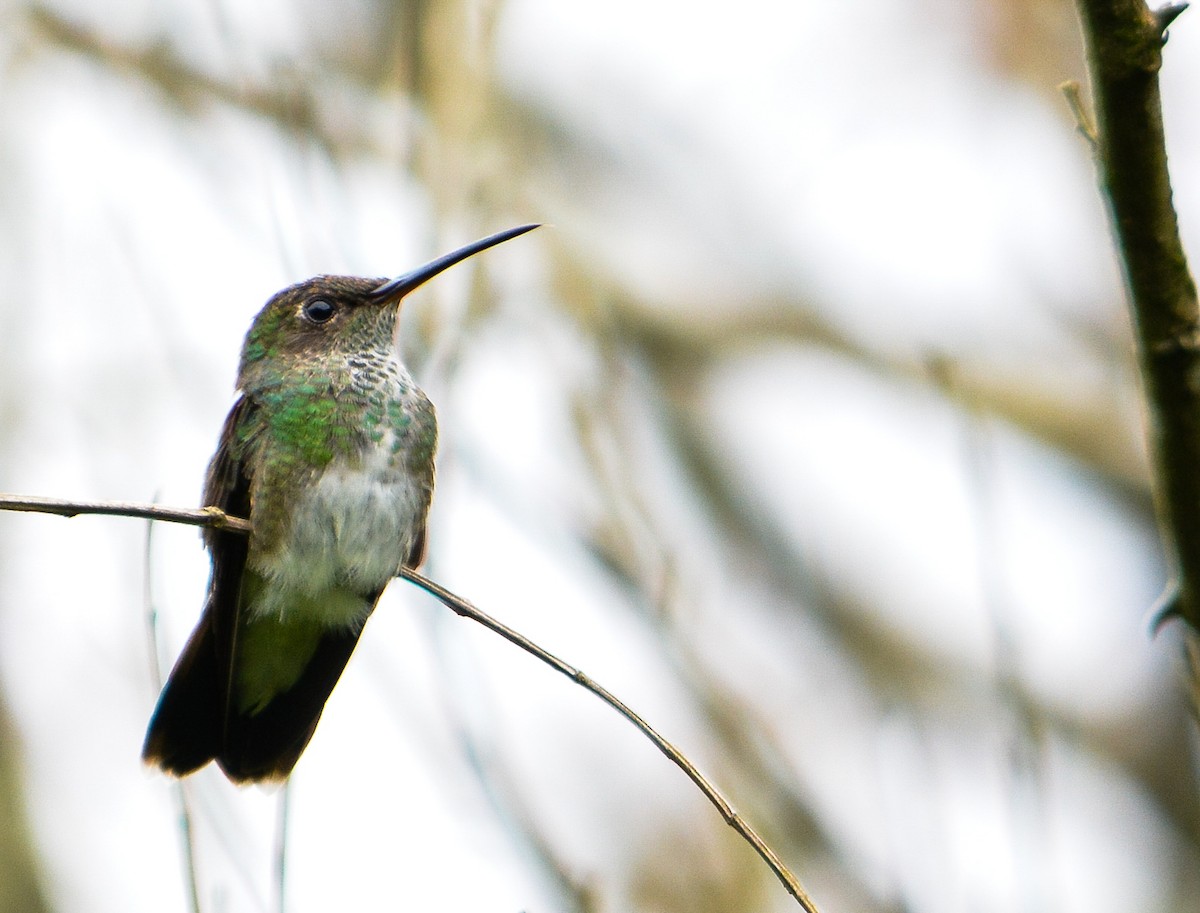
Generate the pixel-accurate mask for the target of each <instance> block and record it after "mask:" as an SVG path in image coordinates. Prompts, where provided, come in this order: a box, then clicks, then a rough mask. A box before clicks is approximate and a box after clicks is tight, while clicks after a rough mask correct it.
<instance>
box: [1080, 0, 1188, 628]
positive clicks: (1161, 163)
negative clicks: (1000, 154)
mask: <svg viewBox="0 0 1200 913" xmlns="http://www.w3.org/2000/svg"><path fill="white" fill-rule="evenodd" d="M1078 2H1079V9H1080V13H1081V16H1082V19H1083V26H1084V33H1085V38H1086V41H1087V46H1088V57H1089V62H1090V67H1091V77H1092V87H1093V95H1094V97H1095V104H1096V115H1097V117H1096V119H1097V127H1098V137H1097V139H1098V147H1097V157H1098V162H1099V168H1100V179H1101V183H1102V185H1103V187H1104V190H1105V192H1106V194H1107V196H1108V202H1109V207H1110V214H1111V216H1112V221H1113V227H1114V230H1115V233H1116V238H1117V243H1118V246H1119V252H1120V256H1121V262H1122V266H1123V268H1124V272H1125V280H1126V283H1127V284H1128V288H1129V296H1130V304H1131V306H1132V308H1133V314H1134V323H1135V326H1136V329H1137V334H1138V349H1139V356H1140V360H1141V365H1142V372H1143V376H1144V378H1145V386H1146V394H1147V396H1148V398H1149V413H1150V426H1151V430H1150V433H1151V436H1152V440H1151V452H1152V455H1153V459H1154V464H1155V477H1156V479H1155V484H1156V497H1157V501H1158V508H1159V517H1160V519H1161V522H1162V525H1163V528H1164V535H1165V538H1166V539H1167V542H1168V549H1169V550H1170V551H1173V553H1174V557H1175V564H1176V571H1177V574H1178V582H1179V604H1178V607H1177V608H1178V611H1179V613H1180V614H1181V615H1182V616H1183V617H1184V618H1185V619H1186V620H1187V622H1188V624H1189V625H1190V626H1191V627H1192V629H1193V630H1195V631H1198V632H1200V602H1198V596H1200V396H1198V392H1200V326H1198V324H1200V310H1198V307H1197V300H1196V284H1195V282H1194V281H1193V279H1192V276H1191V273H1189V271H1188V265H1187V258H1186V257H1185V255H1184V252H1183V245H1182V243H1181V242H1180V239H1179V229H1178V224H1177V221H1176V217H1175V209H1174V207H1173V205H1172V203H1171V183H1170V176H1169V174H1168V172H1167V153H1166V147H1165V144H1164V136H1163V121H1162V105H1161V99H1160V96H1159V88H1158V71H1159V69H1160V67H1161V66H1162V49H1163V44H1164V40H1165V30H1166V27H1167V25H1168V24H1169V23H1170V22H1171V21H1172V20H1173V19H1174V18H1175V17H1176V16H1177V15H1179V13H1180V12H1182V11H1183V9H1184V7H1185V6H1186V4H1177V5H1171V6H1167V7H1163V8H1162V9H1160V10H1158V11H1157V12H1154V11H1151V10H1150V9H1149V8H1148V7H1147V6H1146V4H1145V2H1144V0H1078Z"/></svg>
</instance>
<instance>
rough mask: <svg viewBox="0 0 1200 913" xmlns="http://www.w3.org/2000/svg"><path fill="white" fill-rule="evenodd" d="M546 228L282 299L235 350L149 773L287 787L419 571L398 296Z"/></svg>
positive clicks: (331, 281) (423, 480)
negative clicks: (226, 521)
mask: <svg viewBox="0 0 1200 913" xmlns="http://www.w3.org/2000/svg"><path fill="white" fill-rule="evenodd" d="M537 227H538V226H537V225H522V226H519V227H517V228H511V229H509V230H507V231H502V232H499V233H497V234H494V235H490V236H488V237H486V238H483V239H481V240H479V241H476V242H474V243H473V244H468V245H466V246H465V247H461V248H459V249H458V250H455V251H452V252H451V253H448V254H446V255H444V256H442V257H438V258H437V259H436V260H432V261H430V262H429V263H427V264H425V265H424V266H420V267H418V268H416V269H414V270H411V271H410V272H407V273H405V274H403V275H402V276H399V277H397V278H395V279H390V280H388V279H361V278H356V277H350V276H317V277H316V278H313V279H309V280H308V281H306V282H301V283H299V284H297V285H293V286H291V287H289V288H286V289H284V290H283V291H281V292H279V293H278V294H276V295H274V296H273V297H272V298H271V299H270V300H269V301H268V302H267V303H266V305H265V306H264V307H263V309H262V310H261V311H260V312H259V313H258V316H257V317H255V318H254V323H253V324H252V325H251V327H250V331H249V332H248V333H247V334H246V341H245V343H244V345H243V347H242V355H241V364H240V367H239V369H238V380H237V387H238V390H239V392H240V396H239V398H238V399H237V401H236V403H235V404H234V406H233V409H232V410H231V411H230V413H229V416H228V418H226V420H225V425H224V427H223V429H222V431H221V438H220V441H219V443H218V445H217V451H216V453H215V454H214V456H213V458H212V461H211V462H210V464H209V467H208V474H207V477H206V481H205V486H204V503H205V504H206V505H210V506H214V507H218V508H220V509H221V510H223V511H224V512H225V513H226V514H228V515H230V516H235V517H242V518H244V519H247V520H249V521H250V524H251V531H250V533H249V535H246V534H243V533H237V532H234V531H230V530H218V529H208V530H205V532H204V540H205V545H206V546H207V548H208V551H209V553H210V555H211V558H212V573H211V576H210V578H209V584H208V595H207V598H206V600H205V603H204V609H203V612H202V613H201V616H200V621H199V623H198V624H197V625H196V628H195V630H194V631H193V632H192V635H191V637H190V638H189V639H188V642H187V645H186V646H185V647H184V650H183V653H182V654H181V655H180V657H179V659H178V661H177V662H176V663H175V667H174V668H173V669H172V671H171V675H170V677H169V678H168V680H167V683H166V686H165V687H164V688H163V691H162V694H161V695H160V697H159V699H158V705H157V706H156V708H155V710H154V715H153V716H152V717H151V719H150V725H149V728H148V730H147V732H146V741H145V744H144V746H143V748H142V758H143V760H145V761H146V762H147V763H149V764H153V765H156V766H158V767H160V768H161V769H162V770H164V771H166V772H167V773H169V774H173V775H175V776H180V777H182V776H185V775H187V774H189V773H191V772H193V771H195V770H197V769H199V768H201V767H203V766H204V765H206V764H208V763H209V762H210V761H214V760H215V761H216V762H217V764H218V765H219V766H220V768H221V770H222V771H224V773H225V775H226V776H227V777H228V778H229V779H230V780H231V781H233V782H235V783H250V782H259V781H264V780H282V779H285V778H286V777H287V776H288V775H289V774H290V773H291V772H292V768H293V767H295V765H296V762H297V761H298V760H299V759H300V755H301V754H302V753H303V751H304V749H305V747H306V746H307V745H308V742H309V740H310V739H311V738H312V736H313V733H314V731H315V730H316V727H317V722H318V721H319V720H320V718H321V712H322V711H323V710H324V708H325V702H326V700H328V698H329V695H330V693H331V692H332V691H333V687H334V685H336V684H337V681H338V679H339V678H340V677H341V674H342V671H343V669H345V667H346V663H347V662H348V661H349V659H350V654H351V653H353V652H354V647H355V645H356V644H357V643H358V638H359V635H360V634H361V633H362V629H363V625H364V624H365V623H366V621H367V618H368V617H369V616H370V614H371V612H372V611H373V610H374V608H375V604H376V602H377V601H378V599H379V596H380V594H381V593H382V592H383V589H384V587H385V586H387V583H388V581H389V580H391V578H392V577H394V576H396V573H397V571H398V570H399V569H400V568H401V567H402V566H407V567H411V568H415V567H418V566H419V565H420V563H421V561H422V559H423V558H424V554H425V521H426V515H427V514H428V511H429V505H430V501H431V500H432V498H433V481H434V453H435V451H436V449H437V420H436V417H435V414H434V409H433V405H432V404H431V403H430V401H429V399H428V397H426V396H425V394H424V393H423V392H422V391H421V390H420V388H418V387H417V385H416V384H415V383H414V382H413V379H412V377H411V375H410V374H409V373H408V370H407V369H406V368H405V366H404V364H403V362H402V361H401V360H400V357H399V355H398V354H397V351H396V332H397V319H398V317H399V313H400V303H401V301H402V299H403V298H404V296H405V295H407V294H408V293H409V292H411V291H413V290H414V289H416V288H417V287H418V286H420V285H422V284H424V283H425V282H427V281H428V280H429V279H432V278H433V277H434V276H436V275H437V274H438V273H440V272H442V271H443V270H445V269H447V268H449V267H451V266H453V265H454V264H456V263H459V262H461V261H462V260H465V259H466V258H468V257H471V256H473V255H475V254H477V253H479V252H481V251H484V250H487V249H488V248H490V247H494V246H495V245H497V244H501V243H503V242H504V241H508V240H510V239H512V238H515V237H517V236H518V235H522V234H524V233H525V232H527V231H531V230H532V229H534V228H537Z"/></svg>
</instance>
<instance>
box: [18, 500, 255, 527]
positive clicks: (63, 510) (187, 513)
mask: <svg viewBox="0 0 1200 913" xmlns="http://www.w3.org/2000/svg"><path fill="white" fill-rule="evenodd" d="M0 510H20V511H27V512H29V513H38V514H55V515H57V516H60V517H77V516H79V515H81V514H101V515H104V516H110V517H140V518H142V519H143V520H164V521H166V522H167V523H183V524H185V525H187V526H202V527H204V528H206V529H227V530H230V531H233V532H239V533H248V532H250V523H249V521H247V520H242V519H241V518H239V517H231V516H229V514H227V513H225V511H223V510H221V508H219V507H202V508H200V509H199V510H191V509H188V508H183V507H163V506H161V505H159V504H138V503H135V502H133V501H64V500H61V499H59V498H38V497H33V496H31V495H7V494H0Z"/></svg>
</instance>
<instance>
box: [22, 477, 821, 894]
mask: <svg viewBox="0 0 1200 913" xmlns="http://www.w3.org/2000/svg"><path fill="white" fill-rule="evenodd" d="M0 510H21V511H30V512H36V513H49V514H57V515H59V516H63V517H75V516H79V515H81V514H104V515H108V516H122V517H143V518H149V519H154V520H165V521H167V522H169V523H184V524H188V525H191V526H202V527H207V528H210V529H225V530H230V531H233V532H241V533H249V532H250V530H251V526H250V523H249V521H247V520H243V519H241V518H239V517H231V516H229V515H228V514H226V513H225V512H224V511H223V510H220V509H218V508H215V507H205V508H201V509H200V510H189V509H183V508H177V507H161V506H159V505H157V504H134V503H125V502H117V501H91V502H84V501H66V500H61V499H58V498H35V497H25V496H16V495H5V494H0ZM397 576H398V577H402V578H403V579H405V580H407V581H408V582H409V583H412V584H415V585H416V586H418V587H420V588H421V589H423V590H424V591H425V592H427V593H429V594H430V595H431V596H433V597H434V598H435V599H437V600H438V601H439V602H441V603H442V604H443V605H444V606H446V607H447V608H448V609H450V610H451V611H452V612H454V613H455V614H456V615H460V616H462V617H463V618H469V619H471V620H472V621H474V622H477V623H478V624H481V625H483V626H484V627H485V628H487V629H488V630H490V631H492V632H494V633H496V634H499V635H500V636H501V637H503V638H504V639H505V640H507V641H508V642H509V643H511V644H513V645H515V646H517V647H520V648H521V649H522V650H524V651H525V652H526V653H528V654H530V655H531V656H534V657H536V658H538V659H540V660H541V661H542V662H543V663H545V664H546V665H548V666H550V667H551V668H552V669H554V670H555V671H557V672H560V673H562V674H563V675H565V676H566V677H567V678H569V679H571V681H573V682H575V683H576V684H577V685H579V686H580V687H582V688H584V689H585V690H587V691H590V692H591V693H592V694H594V695H595V696H596V697H598V698H600V700H602V701H603V702H604V703H606V704H608V706H610V707H612V708H613V709H614V710H616V711H617V712H618V713H619V714H621V716H623V717H625V719H627V720H629V722H631V723H633V725H634V726H635V727H637V729H638V730H639V731H640V732H641V733H642V734H643V735H644V736H646V738H648V739H649V740H650V741H651V742H653V743H654V745H655V747H656V748H658V750H659V751H661V752H662V753H663V754H664V755H666V756H667V758H668V759H669V760H670V761H671V762H672V763H673V764H675V766H676V767H678V768H679V769H680V770H682V771H683V772H684V773H685V774H686V775H687V777H688V779H690V780H691V781H692V782H693V783H694V784H696V787H697V788H698V789H699V790H700V792H702V793H703V794H704V797H705V798H706V799H708V801H709V802H710V803H712V805H713V806H714V807H715V808H716V809H717V811H719V812H720V813H721V817H722V818H724V819H725V823H726V824H728V825H729V826H730V827H732V828H733V829H734V830H735V831H736V832H737V833H738V834H739V835H740V836H741V838H742V839H743V840H745V841H746V842H747V843H748V844H750V846H751V847H752V848H753V849H754V852H756V853H757V854H758V855H759V856H760V857H761V858H762V860H763V862H765V863H766V864H767V868H769V869H770V870H771V872H772V873H773V874H774V875H775V877H776V878H778V879H779V881H780V883H781V884H782V885H783V886H784V888H785V889H787V892H788V893H789V894H791V895H792V897H794V898H795V899H796V902H797V903H798V904H799V905H800V907H801V908H802V909H803V910H804V911H805V913H818V911H817V905H816V904H815V903H814V902H813V900H812V898H811V897H809V896H808V893H807V892H806V891H805V890H804V888H803V887H802V886H801V884H800V881H799V879H798V878H796V876H795V875H793V874H792V872H791V871H790V870H789V869H788V867H787V866H786V865H784V863H783V860H781V859H780V858H779V857H778V856H777V855H776V854H775V851H774V850H772V849H771V848H770V847H769V846H768V845H767V844H766V842H765V841H764V840H763V839H762V837H760V836H759V835H758V832H757V831H755V830H754V828H753V827H751V826H750V825H749V824H748V823H747V822H746V820H745V819H744V818H742V816H741V815H740V814H738V812H737V811H735V810H734V808H733V806H732V805H730V803H729V800H727V799H726V798H725V797H724V796H723V795H721V792H720V791H719V790H718V789H717V788H716V787H715V786H713V784H712V783H711V782H710V781H709V780H708V778H707V777H705V776H704V774H702V773H700V771H699V770H698V769H697V768H696V766H695V765H694V764H692V762H691V761H689V760H688V759H687V758H686V757H685V756H684V754H683V753H682V752H681V751H680V750H679V749H678V748H676V747H675V746H674V745H672V744H671V743H670V742H669V741H667V740H666V739H665V738H664V737H663V736H662V735H660V734H659V733H658V731H657V730H656V729H655V728H654V727H653V726H651V725H650V724H649V723H647V722H646V721H645V720H644V719H643V718H642V717H641V716H639V715H638V714H637V713H636V712H634V710H633V709H632V708H631V707H629V706H628V705H627V704H626V703H625V702H624V701H622V700H621V699H620V698H618V697H617V696H616V695H615V694H613V693H612V692H611V691H609V690H608V689H607V688H605V687H603V686H602V685H600V684H599V683H598V682H596V681H594V680H593V679H591V678H590V677H589V676H587V675H586V674H585V673H584V672H582V671H581V670H579V669H576V668H575V667H574V666H572V665H570V664H569V663H567V662H564V661H563V660H561V659H559V658H558V657H557V656H555V655H554V654H553V653H551V652H549V651H548V650H546V649H544V648H542V647H540V646H538V645H537V644H536V643H534V642H533V641H532V640H530V639H529V638H528V637H525V636H524V635H523V634H521V633H519V632H517V631H514V630H513V629H512V628H510V627H508V626H507V625H505V624H503V623H501V622H499V621H497V620H496V619H494V618H492V617H491V616H490V615H488V614H487V613H485V612H482V611H480V610H479V609H477V608H476V607H475V606H473V605H472V604H471V603H469V602H467V600H465V599H463V598H461V597H460V596H456V595H455V594H454V593H451V592H450V591H449V590H447V589H446V588H445V587H443V586H441V585H440V584H437V583H435V582H434V581H432V580H430V579H429V578H428V577H425V576H424V575H422V574H419V573H418V572H417V571H414V570H412V569H411V568H401V569H400V571H399V573H398V574H397Z"/></svg>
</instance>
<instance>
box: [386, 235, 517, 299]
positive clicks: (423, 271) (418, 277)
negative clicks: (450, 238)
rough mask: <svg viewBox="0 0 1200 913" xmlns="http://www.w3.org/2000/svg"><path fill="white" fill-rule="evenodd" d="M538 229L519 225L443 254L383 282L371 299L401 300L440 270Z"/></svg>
mask: <svg viewBox="0 0 1200 913" xmlns="http://www.w3.org/2000/svg"><path fill="white" fill-rule="evenodd" d="M538 227H540V226H539V225H538V224H536V223H535V224H533V225H519V226H517V227H516V228H509V229H507V230H506V231H498V232H496V233H495V234H494V235H488V236H487V237H486V238H480V239H479V240H478V241H474V242H472V243H470V244H468V245H466V246H465V247H460V248H459V249H458V250H453V251H451V252H450V253H448V254H443V255H442V256H440V257H438V258H437V259H436V260H430V261H429V262H428V263H426V264H425V265H424V266H418V267H417V268H416V269H414V270H411V271H410V272H407V273H405V274H404V275H403V276H397V277H396V278H395V279H391V280H389V281H388V282H385V283H384V284H383V285H381V286H379V288H377V289H375V290H374V291H373V292H371V297H372V298H374V299H375V300H376V301H395V300H396V299H398V298H403V297H404V296H405V295H407V294H408V293H409V292H411V291H412V290H413V289H415V288H418V287H419V286H421V285H424V284H425V283H426V282H428V281H429V280H430V279H432V278H433V277H434V276H436V275H437V274H438V273H440V272H442V270H446V269H449V268H450V267H452V266H453V265H454V264H455V263H461V262H462V261H463V260H466V259H467V257H473V256H475V254H477V253H479V252H480V251H485V250H487V249H488V248H489V247H495V246H496V245H497V244H503V243H504V242H505V241H509V240H512V239H513V238H515V237H517V236H518V235H523V234H525V232H527V231H533V230H534V229H535V228H538Z"/></svg>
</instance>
